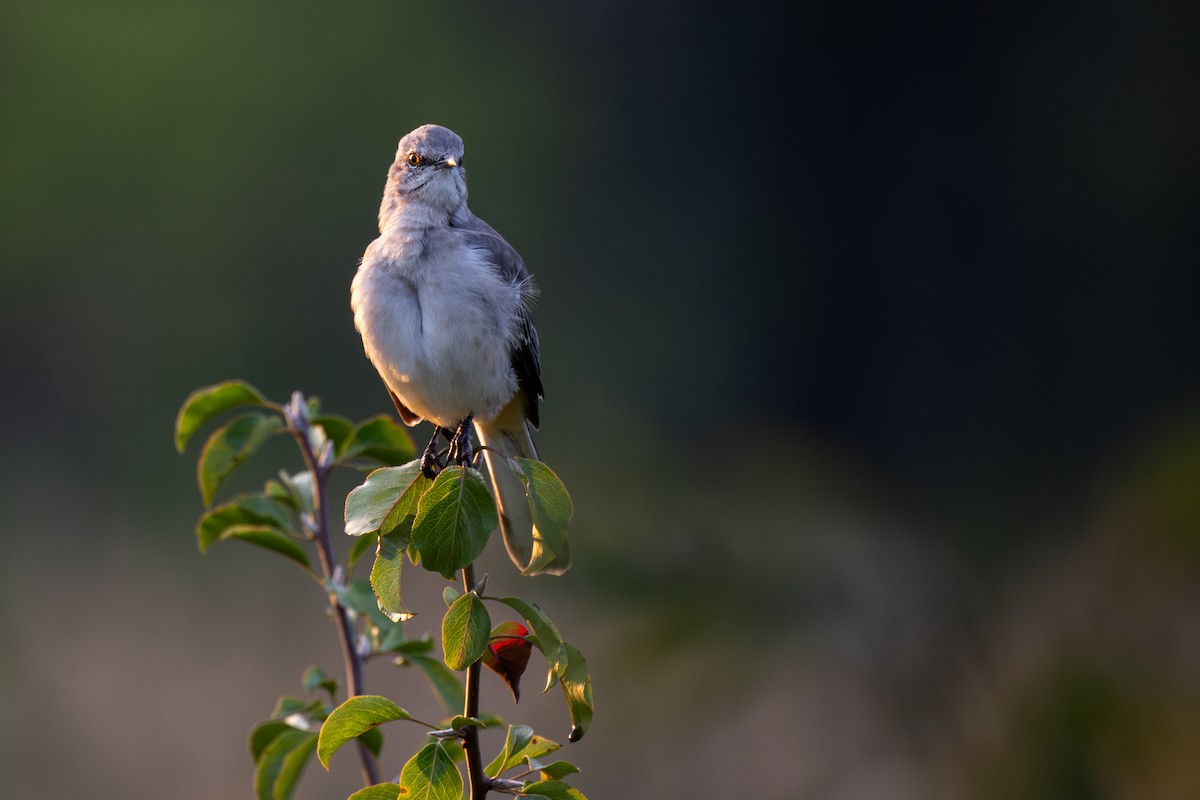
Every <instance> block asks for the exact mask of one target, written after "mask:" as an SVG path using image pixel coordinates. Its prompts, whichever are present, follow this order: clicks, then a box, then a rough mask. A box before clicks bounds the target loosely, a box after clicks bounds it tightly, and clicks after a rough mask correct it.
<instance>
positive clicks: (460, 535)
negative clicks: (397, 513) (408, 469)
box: [412, 466, 499, 578]
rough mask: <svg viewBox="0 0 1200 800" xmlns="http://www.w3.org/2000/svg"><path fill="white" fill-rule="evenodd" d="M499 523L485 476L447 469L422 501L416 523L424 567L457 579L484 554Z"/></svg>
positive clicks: (415, 536)
mask: <svg viewBox="0 0 1200 800" xmlns="http://www.w3.org/2000/svg"><path fill="white" fill-rule="evenodd" d="M498 521H499V518H498V517H497V516H496V504H495V502H493V500H492V495H491V493H489V492H488V490H487V486H486V485H485V484H484V482H483V476H482V475H480V474H479V472H478V471H476V470H474V469H469V468H468V469H463V468H462V467H457V466H455V467H447V468H446V469H444V470H442V471H441V472H440V473H439V474H438V476H437V479H436V480H435V481H434V482H433V486H431V487H429V490H428V491H427V492H425V495H424V496H423V497H422V498H421V501H420V503H419V506H418V510H417V517H416V519H415V520H414V521H413V528H412V541H413V544H414V545H415V546H416V548H417V550H418V551H419V552H420V554H421V565H422V566H423V567H425V569H428V570H430V571H431V572H438V573H441V574H442V575H443V576H444V577H446V578H453V577H454V573H455V572H456V571H458V570H459V569H461V568H462V567H465V566H466V565H467V564H470V563H471V562H472V561H474V560H475V559H476V558H477V557H478V556H479V554H480V553H482V552H483V548H484V546H486V545H487V540H488V537H489V536H490V535H491V533H492V531H493V530H495V528H496V525H497V524H498Z"/></svg>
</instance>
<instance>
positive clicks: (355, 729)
mask: <svg viewBox="0 0 1200 800" xmlns="http://www.w3.org/2000/svg"><path fill="white" fill-rule="evenodd" d="M397 719H412V715H411V714H409V713H408V712H407V711H405V710H404V709H403V708H400V706H398V705H396V704H395V703H393V702H392V701H391V700H388V699H387V698H386V697H379V696H376V695H358V696H356V697H351V698H350V699H349V700H347V701H346V702H344V703H342V704H341V705H340V706H338V707H337V708H335V709H334V710H333V711H332V712H330V714H329V717H328V718H327V719H326V720H325V723H324V724H323V725H322V726H321V735H320V741H319V742H318V744H317V758H318V759H320V761H321V765H322V766H323V767H325V769H329V759H330V757H331V756H333V754H334V753H335V752H336V751H337V749H338V748H339V747H341V746H342V745H344V744H345V743H346V742H348V741H350V740H351V739H355V738H357V737H359V736H361V735H362V734H363V733H365V732H366V731H368V730H370V729H371V728H373V727H375V726H376V725H381V724H383V723H385V722H391V721H392V720H397Z"/></svg>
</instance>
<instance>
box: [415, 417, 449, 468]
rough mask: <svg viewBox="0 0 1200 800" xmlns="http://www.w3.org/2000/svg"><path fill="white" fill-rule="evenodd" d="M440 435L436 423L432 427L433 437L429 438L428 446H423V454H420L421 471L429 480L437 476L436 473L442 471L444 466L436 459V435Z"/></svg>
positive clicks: (440, 430)
mask: <svg viewBox="0 0 1200 800" xmlns="http://www.w3.org/2000/svg"><path fill="white" fill-rule="evenodd" d="M441 435H442V429H441V428H439V427H437V426H436V425H435V426H434V428H433V438H432V439H430V440H429V444H428V446H426V448H425V453H424V455H422V456H421V473H422V474H423V475H424V476H425V477H426V478H429V480H433V479H434V478H436V477H437V474H438V473H439V472H441V471H442V467H443V466H445V465H444V464H442V462H441V461H440V460H439V459H438V454H437V445H438V437H439V436H441Z"/></svg>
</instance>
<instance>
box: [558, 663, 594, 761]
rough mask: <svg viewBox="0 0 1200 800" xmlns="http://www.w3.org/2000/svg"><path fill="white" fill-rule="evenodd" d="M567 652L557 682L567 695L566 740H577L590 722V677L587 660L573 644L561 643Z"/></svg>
mask: <svg viewBox="0 0 1200 800" xmlns="http://www.w3.org/2000/svg"><path fill="white" fill-rule="evenodd" d="M563 647H564V649H565V650H566V654H567V665H566V668H565V669H564V670H562V671H561V672H560V673H559V676H558V679H559V683H561V684H562V687H563V692H564V693H565V694H566V696H567V710H568V712H569V713H570V715H571V735H570V736H568V737H567V741H571V742H578V741H579V740H580V739H582V738H583V735H584V734H585V733H587V729H588V725H590V724H591V722H592V712H593V710H594V706H593V703H592V678H591V676H590V675H588V670H587V661H585V660H584V658H583V655H582V654H581V653H580V652H579V651H578V650H576V649H575V648H574V647H573V646H571V645H569V644H567V643H566V642H564V643H563Z"/></svg>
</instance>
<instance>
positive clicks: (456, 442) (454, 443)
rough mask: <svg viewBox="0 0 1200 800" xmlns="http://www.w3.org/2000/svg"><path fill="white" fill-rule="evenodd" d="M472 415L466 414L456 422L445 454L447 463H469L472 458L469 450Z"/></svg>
mask: <svg viewBox="0 0 1200 800" xmlns="http://www.w3.org/2000/svg"><path fill="white" fill-rule="evenodd" d="M473 419H474V417H471V416H468V417H467V418H466V419H464V420H463V421H462V422H460V423H459V424H458V430H456V431H454V438H452V439H451V440H450V453H449V455H447V456H446V459H447V463H450V464H461V465H464V466H465V465H469V464H470V463H471V460H472V458H473V455H474V454H473V453H472V452H471V422H472V421H473Z"/></svg>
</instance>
